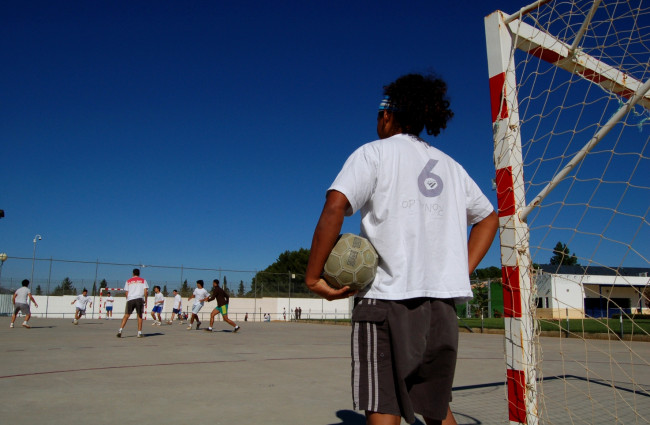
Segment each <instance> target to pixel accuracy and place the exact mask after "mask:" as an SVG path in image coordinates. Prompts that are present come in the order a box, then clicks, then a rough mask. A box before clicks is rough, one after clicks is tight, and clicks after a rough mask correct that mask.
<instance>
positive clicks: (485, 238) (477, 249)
mask: <svg viewBox="0 0 650 425" xmlns="http://www.w3.org/2000/svg"><path fill="white" fill-rule="evenodd" d="M498 228H499V217H498V216H497V214H496V213H495V212H494V211H492V212H491V213H490V215H488V216H487V217H485V218H484V219H483V220H481V221H479V222H478V223H476V224H475V225H473V226H472V229H471V230H470V231H469V240H468V241H467V259H468V263H469V264H468V265H469V274H472V273H473V272H474V269H475V268H476V267H477V266H478V265H479V263H480V262H481V260H482V259H483V257H484V256H485V254H486V253H487V252H488V250H489V249H490V246H491V245H492V241H493V240H494V235H495V234H496V233H497V229H498Z"/></svg>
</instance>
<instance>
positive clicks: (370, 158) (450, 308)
mask: <svg viewBox="0 0 650 425" xmlns="http://www.w3.org/2000/svg"><path fill="white" fill-rule="evenodd" d="M446 92H447V85H446V83H445V82H444V81H443V80H441V79H439V78H435V77H433V76H424V75H419V74H409V75H405V76H403V77H400V78H398V79H397V80H396V81H395V82H393V83H391V84H390V85H388V86H386V87H384V100H383V101H382V102H381V103H380V106H379V113H378V116H377V135H378V136H379V140H376V141H374V142H371V143H368V144H365V145H363V146H361V147H360V148H358V149H357V150H356V151H355V152H354V153H353V154H352V155H351V156H350V157H349V158H348V160H347V161H346V162H345V164H344V165H343V168H342V169H341V171H340V173H339V175H338V176H337V177H336V179H335V180H334V183H333V184H332V185H331V186H330V188H329V189H328V191H327V195H326V201H325V206H324V207H323V211H322V213H321V216H320V219H319V221H318V224H317V226H316V230H315V231H314V237H313V240H312V246H311V254H310V257H309V263H308V265H307V271H306V274H305V283H306V284H307V286H308V287H309V289H310V290H311V291H313V292H315V293H316V294H318V295H320V296H322V297H323V298H326V299H327V300H335V299H340V298H347V297H349V296H352V295H355V291H351V290H350V289H349V288H345V287H344V288H341V289H338V290H336V289H333V288H331V287H330V286H329V285H327V283H326V282H325V281H324V280H323V279H322V278H321V277H320V276H321V272H322V271H323V266H324V264H325V261H326V260H327V257H328V255H329V253H330V251H331V250H332V247H333V246H334V244H335V242H336V239H337V237H338V235H339V233H340V231H341V226H342V224H343V220H344V217H345V216H349V215H352V214H353V213H355V212H356V211H360V212H361V235H362V236H364V237H366V238H368V239H369V240H370V242H371V243H372V244H373V245H374V247H375V249H376V250H377V253H378V254H379V266H378V269H377V274H376V276H375V279H374V281H373V282H372V283H371V284H370V285H369V286H368V287H366V288H364V289H363V290H361V291H360V292H359V294H358V295H357V297H356V299H355V307H354V310H353V312H352V350H351V351H352V374H351V379H352V400H353V405H354V408H355V409H359V410H365V413H366V421H367V424H371V425H377V424H393V425H394V424H399V423H400V421H401V418H400V416H403V417H404V418H405V419H406V421H407V422H409V423H413V422H415V413H419V414H421V415H422V416H423V417H424V419H425V422H426V423H427V425H434V424H456V421H455V419H454V417H453V414H452V413H451V410H450V409H449V400H450V398H451V388H452V383H453V378H454V371H455V367H456V357H457V350H458V322H457V317H456V309H455V307H454V303H459V302H464V301H465V300H468V299H471V298H472V291H471V288H470V284H469V275H470V273H471V272H472V271H473V270H474V268H475V267H476V266H477V265H478V264H479V262H480V261H481V259H482V258H483V256H484V255H485V253H486V252H487V251H488V249H489V247H490V245H491V244H492V240H493V239H494V235H495V233H496V230H497V227H498V218H497V215H496V214H495V212H494V210H493V207H492V205H491V204H490V202H489V201H488V199H487V198H486V197H485V195H483V193H482V192H481V190H480V189H479V188H478V186H477V185H476V183H475V182H474V181H473V180H472V179H471V178H470V177H469V175H468V174H467V172H466V171H465V170H464V169H463V168H462V167H461V166H460V165H459V164H458V163H457V162H456V161H454V160H453V159H452V158H450V157H449V156H447V155H445V154H444V153H443V152H441V151H440V150H438V149H436V148H435V147H433V146H431V145H429V144H428V143H427V142H426V141H424V140H423V139H421V138H420V137H419V134H420V133H421V132H422V130H423V129H424V128H425V127H426V130H427V133H428V134H430V135H434V136H437V135H438V134H439V133H440V131H441V130H443V129H445V128H446V126H447V121H448V120H449V119H450V118H451V117H452V116H453V113H452V111H451V110H450V109H449V101H448V100H447V98H446ZM468 226H471V231H470V232H469V240H467V229H468Z"/></svg>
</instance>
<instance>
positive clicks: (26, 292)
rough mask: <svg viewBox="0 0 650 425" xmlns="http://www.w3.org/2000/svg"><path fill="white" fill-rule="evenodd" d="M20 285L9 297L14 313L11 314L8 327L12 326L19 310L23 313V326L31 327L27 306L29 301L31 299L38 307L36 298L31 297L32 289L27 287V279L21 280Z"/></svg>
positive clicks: (30, 315) (30, 314)
mask: <svg viewBox="0 0 650 425" xmlns="http://www.w3.org/2000/svg"><path fill="white" fill-rule="evenodd" d="M22 285H23V286H22V287H20V288H18V289H16V292H14V296H13V297H12V298H11V303H12V304H13V305H14V314H13V316H11V324H10V325H9V327H10V328H13V327H14V322H15V321H16V316H18V312H21V313H22V314H24V315H25V320H24V321H23V328H27V329H29V328H31V326H29V323H27V322H29V318H30V317H32V312H31V310H30V308H29V301H30V300H31V301H32V302H33V303H34V306H35V307H38V304H36V300H34V297H32V291H31V290H30V289H29V280H27V279H25V280H23V283H22Z"/></svg>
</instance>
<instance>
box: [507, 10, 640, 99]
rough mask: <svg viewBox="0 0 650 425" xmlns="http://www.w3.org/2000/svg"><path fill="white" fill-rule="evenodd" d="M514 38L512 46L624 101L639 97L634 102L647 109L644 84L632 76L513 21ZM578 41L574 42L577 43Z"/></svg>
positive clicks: (511, 30) (546, 34)
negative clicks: (585, 80)
mask: <svg viewBox="0 0 650 425" xmlns="http://www.w3.org/2000/svg"><path fill="white" fill-rule="evenodd" d="M508 28H509V30H510V32H511V33H512V34H513V35H514V37H513V39H514V47H516V48H517V49H519V50H521V51H524V52H527V53H529V54H531V55H533V56H535V57H537V58H539V59H542V60H544V61H546V62H549V63H551V64H553V65H555V66H557V67H559V68H562V69H564V70H565V71H568V72H570V73H572V74H575V75H580V76H581V77H583V78H585V79H587V80H589V81H591V82H593V83H596V84H598V85H600V86H601V87H602V88H603V89H605V90H607V91H609V92H612V93H615V94H617V95H619V96H621V97H623V98H625V99H631V98H632V97H634V96H635V95H638V94H640V98H639V100H638V101H637V102H638V103H639V104H640V105H642V106H643V107H644V108H646V109H650V93H649V92H648V89H647V88H646V89H645V90H643V86H644V84H643V83H642V82H641V81H639V80H637V79H636V78H634V77H633V76H632V75H630V74H627V73H625V72H624V71H622V70H620V69H617V68H615V67H613V66H611V65H608V64H606V63H605V62H603V61H601V60H599V59H597V58H595V57H593V56H591V55H589V54H587V53H585V52H582V51H581V50H580V49H577V48H576V47H574V46H570V45H568V44H567V43H565V42H563V41H561V40H558V39H557V38H555V37H553V36H552V35H550V34H548V33H546V32H542V31H540V30H539V29H537V28H534V27H533V26H531V25H529V24H527V23H526V22H523V21H521V20H519V19H515V20H513V21H512V22H510V23H509V24H508ZM577 41H578V39H576V40H575V41H574V44H575V42H577Z"/></svg>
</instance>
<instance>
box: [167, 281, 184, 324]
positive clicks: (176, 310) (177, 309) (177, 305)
mask: <svg viewBox="0 0 650 425" xmlns="http://www.w3.org/2000/svg"><path fill="white" fill-rule="evenodd" d="M181 301H182V297H181V294H179V293H178V291H177V290H176V289H174V307H173V308H172V318H171V319H169V321H167V324H168V325H171V324H172V323H174V316H176V317H177V318H178V321H179V323H180V324H181V325H182V324H183V316H181V312H182V305H181V304H182V302H181Z"/></svg>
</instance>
